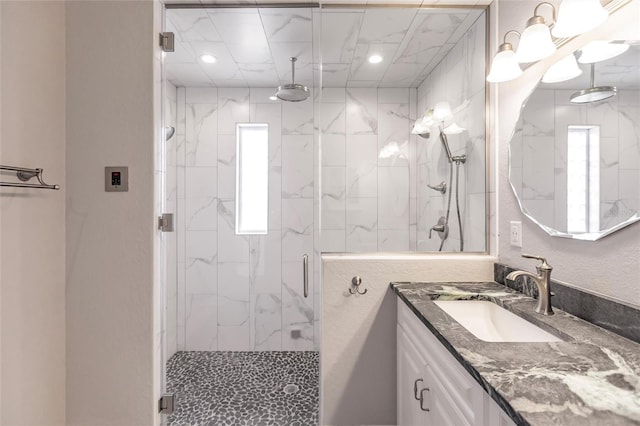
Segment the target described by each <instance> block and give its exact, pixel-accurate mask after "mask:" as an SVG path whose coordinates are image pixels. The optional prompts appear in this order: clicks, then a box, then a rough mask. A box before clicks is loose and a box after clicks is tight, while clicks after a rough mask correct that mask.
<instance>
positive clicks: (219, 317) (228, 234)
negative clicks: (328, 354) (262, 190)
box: [177, 88, 320, 350]
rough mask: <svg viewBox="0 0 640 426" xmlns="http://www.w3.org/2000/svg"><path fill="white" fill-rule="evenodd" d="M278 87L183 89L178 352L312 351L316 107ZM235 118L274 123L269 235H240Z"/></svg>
mask: <svg viewBox="0 0 640 426" xmlns="http://www.w3.org/2000/svg"><path fill="white" fill-rule="evenodd" d="M272 92H273V90H272V89H244V88H238V89H235V88H219V89H214V88H186V89H185V88H178V90H177V110H178V131H177V136H178V152H177V157H178V186H177V187H178V223H177V232H178V238H179V242H178V260H179V261H178V267H179V271H178V308H177V326H178V336H177V346H178V349H179V350H312V349H315V348H317V347H318V339H319V337H320V336H314V334H315V333H314V309H313V307H314V297H315V296H317V291H318V290H317V289H316V288H315V287H317V286H314V288H313V291H310V294H309V297H308V298H306V299H305V298H303V297H302V285H301V283H302V279H301V277H302V271H301V270H302V268H301V259H302V254H304V253H308V254H309V258H310V269H311V270H314V269H313V267H314V265H313V250H314V234H313V231H314V229H313V218H314V194H315V193H314V177H313V173H314V167H313V166H314V155H313V152H314V147H313V145H314V136H313V131H314V128H313V127H314V121H313V117H314V104H313V102H302V103H280V102H273V101H270V100H269V99H268V97H269V95H271V94H272ZM237 122H262V123H268V124H269V175H268V180H269V233H268V235H264V236H241V235H235V219H234V218H235V164H236V158H235V155H236V153H235V146H236V139H235V132H236V128H235V126H236V123H237Z"/></svg>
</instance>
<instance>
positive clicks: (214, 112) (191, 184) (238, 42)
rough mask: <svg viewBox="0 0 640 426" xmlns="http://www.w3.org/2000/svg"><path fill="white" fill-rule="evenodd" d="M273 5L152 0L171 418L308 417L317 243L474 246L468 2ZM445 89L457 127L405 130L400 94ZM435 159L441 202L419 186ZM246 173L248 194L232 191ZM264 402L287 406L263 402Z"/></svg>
mask: <svg viewBox="0 0 640 426" xmlns="http://www.w3.org/2000/svg"><path fill="white" fill-rule="evenodd" d="M282 6H283V5H281V4H279V5H278V7H257V8H251V7H242V8H231V7H208V8H207V7H203V8H193V7H185V8H181V7H180V5H167V6H166V14H165V16H166V24H165V28H164V30H165V31H167V32H173V33H174V34H175V52H173V53H166V54H165V55H164V57H163V61H164V65H163V66H164V75H165V76H166V81H165V82H164V89H163V90H164V100H165V104H164V105H165V106H164V113H165V114H164V120H165V123H164V125H166V126H167V130H165V139H166V141H165V145H166V147H165V149H166V152H165V153H164V155H163V156H159V158H162V159H163V160H164V161H166V165H165V166H166V170H165V171H164V174H163V178H164V181H165V185H166V188H164V191H163V194H164V195H165V197H166V199H165V200H163V203H164V206H165V207H164V211H167V212H169V213H172V212H174V213H175V221H176V223H175V233H174V234H163V238H164V239H165V241H166V244H167V247H168V249H167V259H170V260H169V261H168V264H167V265H165V271H166V283H165V287H166V289H165V293H166V301H165V302H166V309H165V312H164V316H165V320H164V326H163V327H164V333H163V340H164V341H163V346H164V352H163V354H164V361H165V362H164V363H163V365H165V366H166V368H167V373H168V376H167V377H168V378H167V380H166V381H165V383H166V390H167V391H169V392H176V402H177V407H178V408H177V410H176V414H175V415H174V416H173V417H168V419H169V421H170V422H171V423H173V424H175V425H178V424H190V423H189V422H192V423H193V424H206V422H207V421H208V422H214V423H215V424H227V423H229V424H232V423H233V421H235V420H237V419H238V418H237V417H234V416H236V415H240V416H241V417H242V416H249V415H250V416H253V417H251V419H249V418H246V421H247V423H248V424H252V423H251V422H254V423H255V422H259V421H264V422H265V423H266V424H268V422H269V421H271V422H275V423H276V424H291V422H293V421H301V422H302V424H305V425H312V424H316V423H317V422H318V420H317V419H318V410H319V401H318V395H319V392H318V389H317V386H318V382H319V376H318V374H319V373H318V369H319V366H318V360H319V351H320V350H321V349H322V348H321V345H320V342H321V335H320V316H321V314H320V313H321V305H320V287H321V286H320V278H321V277H320V271H321V264H320V263H321V259H320V255H321V253H323V252H369V253H375V252H409V251H431V252H436V251H438V250H440V251H447V250H448V251H457V250H458V246H457V241H458V239H459V240H460V246H459V247H460V249H459V250H462V249H463V248H464V249H465V250H469V247H470V250H472V251H484V249H485V239H484V229H485V228H484V221H485V218H486V214H485V209H484V206H485V204H484V180H483V179H478V177H479V176H484V164H485V161H484V157H485V155H486V153H485V148H484V147H485V145H484V142H485V135H484V129H485V126H484V124H482V123H483V120H484V106H485V96H484V88H485V80H484V75H478V76H475V74H474V75H473V76H471V75H466V72H467V71H466V70H467V69H469V70H471V69H473V70H483V69H484V62H483V61H484V57H485V54H484V48H485V39H484V36H485V33H486V31H485V29H486V27H485V14H484V11H483V9H479V8H469V9H465V8H458V7H456V8H446V7H442V8H438V7H435V8H413V7H405V6H403V7H375V6H372V7H366V8H358V7H347V8H345V7H336V8H332V7H330V6H326V7H325V6H323V7H322V8H313V7H312V8H309V7H297V6H294V5H292V6H291V7H282ZM285 6H286V5H285ZM211 58H215V60H212V59H211ZM461 83H462V84H461ZM445 99H446V100H447V101H449V102H450V103H451V104H452V105H454V106H457V107H456V108H454V110H453V112H452V115H453V116H455V120H456V122H457V123H459V124H460V125H461V126H464V128H465V129H467V130H466V131H465V132H464V133H462V134H456V135H454V134H453V133H452V132H454V131H455V130H456V129H455V128H454V127H451V126H450V123H448V122H447V123H445V124H446V125H445V126H444V127H443V128H442V132H440V127H439V124H438V125H436V126H434V127H433V128H432V129H431V130H432V131H431V139H427V140H423V139H422V138H418V137H416V136H414V135H412V134H411V124H412V123H413V122H414V121H415V119H416V116H417V115H418V111H424V110H425V109H426V108H425V106H426V105H435V104H436V103H437V101H442V100H445ZM169 128H174V129H175V130H174V131H173V132H171V131H170V130H168V129H169ZM239 129H249V130H250V131H248V132H247V133H246V134H245V133H243V132H241V131H240V130H239ZM257 129H259V130H260V131H258V130H257ZM447 132H449V133H447ZM241 133H242V134H241ZM440 135H442V136H440ZM436 138H441V139H440V141H437V140H436ZM434 142H435V143H434ZM436 144H437V145H436ZM434 146H435V148H437V150H434ZM443 153H446V154H445V155H446V158H447V159H445V156H444V155H443ZM465 161H466V162H465ZM445 164H446V165H447V168H446V169H445V168H444V166H445ZM462 164H466V165H467V167H464V168H462V167H461V166H462ZM454 165H455V166H456V167H457V168H458V170H457V173H456V176H455V179H456V180H455V181H454V180H453V179H454V176H453V166H454ZM446 173H448V174H449V178H448V179H449V182H448V188H446V189H445V188H444V187H446V186H447V185H446V184H445V185H443V189H445V191H444V192H445V193H446V191H447V190H448V191H449V194H446V196H447V197H448V199H449V201H448V203H446V200H447V199H446V198H445V197H443V195H444V194H442V193H434V191H433V190H431V189H429V187H428V185H430V184H432V183H433V182H436V183H437V182H440V181H444V180H445V179H447V178H446ZM469 175H472V176H473V178H474V180H473V182H467V178H468V176H469ZM436 179H437V180H436ZM454 190H455V191H456V207H457V211H458V223H459V224H458V226H451V231H450V232H449V237H448V238H447V239H446V240H445V241H444V242H443V244H441V245H440V247H438V246H437V245H435V243H436V241H435V239H433V240H430V239H428V238H427V237H428V233H429V229H430V227H431V225H432V224H433V223H435V221H436V219H437V218H438V217H443V218H445V219H446V221H445V223H446V224H447V227H448V226H449V220H450V218H449V216H450V215H452V213H453V212H451V211H450V210H451V208H452V207H453V206H452V203H453V196H452V194H451V191H454ZM470 190H473V191H476V192H475V193H470V192H469V191H470ZM252 191H253V192H252ZM255 191H258V192H259V193H260V194H266V200H265V199H264V198H263V199H262V201H264V202H261V203H256V204H255V205H254V204H252V205H251V206H248V205H239V203H240V204H242V200H243V199H244V200H247V199H252V198H253V199H257V195H259V194H258V193H257V192H255ZM252 194H257V195H256V197H252ZM435 194H437V196H436V195H435ZM476 194H477V196H476ZM480 194H482V197H480V196H479V195H480ZM245 196H246V197H245ZM253 213H256V214H255V215H253V216H252V214H253ZM245 214H246V215H247V216H246V217H244V215H245ZM238 215H242V216H243V220H242V221H238V220H237V216H238ZM472 218H473V220H472ZM254 219H255V220H254ZM258 219H260V220H258ZM245 220H247V221H250V222H251V223H255V224H258V223H259V226H258V225H257V226H255V227H251V226H250V227H243V226H239V225H238V223H239V222H241V223H244V221H245ZM476 220H477V221H478V222H477V223H476ZM451 222H454V220H453V219H452V220H451ZM427 224H428V225H429V226H427ZM463 226H464V227H465V238H464V246H463V245H462V238H461V237H462V232H461V230H462V228H463ZM438 243H440V241H438ZM454 244H455V245H454ZM305 271H306V273H305ZM306 276H308V281H306V280H305V277H306ZM305 282H306V283H308V289H306V288H305V287H306V286H305ZM307 290H308V291H307ZM365 297H368V294H367V296H365ZM300 359H304V365H305V366H306V367H305V368H302V369H299V368H296V367H295V364H297V363H298V361H299V360H300ZM258 365H260V366H261V367H260V368H261V370H259V369H258V368H257V366H258ZM283 366H288V368H285V369H284V370H283V369H281V367H283ZM275 372H278V374H277V375H275V376H274V374H273V373H275ZM202 374H204V375H205V376H206V375H207V374H208V375H210V377H209V376H207V377H202ZM220 375H222V376H225V377H224V378H225V379H226V378H229V379H230V380H231V381H232V383H233V384H230V382H227V381H225V380H222V378H221V377H220ZM227 376H228V377H227ZM267 376H268V379H269V380H262V379H260V378H262V377H267ZM271 379H273V381H270V380H271ZM303 379H304V380H303ZM252 385H254V387H252ZM267 385H268V386H270V388H269V389H270V390H269V391H267V390H265V389H264V386H267ZM235 386H238V392H237V393H235V392H234V395H229V394H228V392H227V391H228V390H229V389H235ZM240 390H241V391H242V392H240ZM207 395H208V396H207ZM302 395H305V398H307V397H308V398H309V399H305V400H304V404H302V405H301V404H299V402H300V398H299V397H300V396H302ZM271 396H273V397H274V398H275V399H274V400H273V401H272V400H266V399H265V398H269V397H271ZM209 397H211V398H214V399H215V401H214V402H211V401H210V399H211V398H209ZM207 398H209V399H207ZM225 398H229V400H226V399H225ZM221 399H222V400H221ZM271 402H274V404H276V405H277V404H280V403H282V404H284V405H283V406H282V407H285V409H284V411H285V412H286V413H289V414H286V413H285V415H284V417H277V419H275V420H274V419H273V418H271V419H267V418H268V416H269V413H267V412H265V411H264V410H263V411H260V410H261V409H262V408H266V407H270V406H273V404H271ZM296 404H297V405H296ZM302 406H304V410H307V411H308V412H309V413H311V414H312V415H311V416H310V417H305V419H307V420H304V421H302V420H300V418H301V417H299V416H298V414H302V413H300V412H299V411H297V410H300V409H302V408H300V407H302ZM267 411H268V410H267ZM272 411H273V410H272ZM309 413H307V414H309ZM272 414H274V415H278V416H280V415H281V414H282V412H276V411H273V413H272ZM294 414H295V415H294ZM262 415H264V416H265V417H261V416H262ZM287 415H289V417H286V416H287ZM225 419H226V420H225ZM234 419H235V420H234ZM309 419H311V420H309ZM225 421H226V422H227V423H225ZM242 421H245V417H242Z"/></svg>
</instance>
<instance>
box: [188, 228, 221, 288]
mask: <svg viewBox="0 0 640 426" xmlns="http://www.w3.org/2000/svg"><path fill="white" fill-rule="evenodd" d="M217 261H218V245H217V233H216V232H215V231H187V237H186V257H185V264H184V267H185V274H186V275H185V287H184V289H185V291H186V292H187V293H216V288H217V287H216V286H217V283H216V275H217V273H216V272H217Z"/></svg>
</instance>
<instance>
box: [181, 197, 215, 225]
mask: <svg viewBox="0 0 640 426" xmlns="http://www.w3.org/2000/svg"><path fill="white" fill-rule="evenodd" d="M217 212H218V199H217V198H216V197H206V198H188V199H187V200H186V218H185V219H186V229H187V230H189V231H195V230H207V231H211V230H215V229H216V228H217V225H218V216H217Z"/></svg>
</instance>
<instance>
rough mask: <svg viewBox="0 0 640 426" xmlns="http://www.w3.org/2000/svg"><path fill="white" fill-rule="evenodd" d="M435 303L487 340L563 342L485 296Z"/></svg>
mask: <svg viewBox="0 0 640 426" xmlns="http://www.w3.org/2000/svg"><path fill="white" fill-rule="evenodd" d="M433 303H435V304H436V305H438V307H439V308H440V309H442V310H443V311H445V312H446V313H447V314H448V315H449V316H450V317H452V318H453V319H455V320H456V321H457V322H458V323H460V325H461V326H463V327H464V328H466V329H467V330H468V331H469V332H471V333H472V334H473V335H474V336H476V337H477V338H478V339H480V340H483V341H485V342H532V343H533V342H561V341H562V340H561V339H559V338H557V337H556V336H554V335H553V334H551V333H548V332H546V331H544V330H543V329H541V328H539V327H538V326H536V325H533V324H531V323H530V322H529V321H527V320H525V319H523V318H520V317H519V316H517V315H516V314H514V313H512V312H509V311H507V310H506V309H504V308H502V307H500V306H498V305H496V304H495V303H492V302H488V301H484V300H434V301H433Z"/></svg>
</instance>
